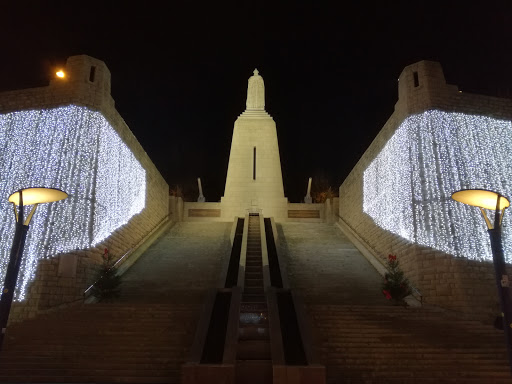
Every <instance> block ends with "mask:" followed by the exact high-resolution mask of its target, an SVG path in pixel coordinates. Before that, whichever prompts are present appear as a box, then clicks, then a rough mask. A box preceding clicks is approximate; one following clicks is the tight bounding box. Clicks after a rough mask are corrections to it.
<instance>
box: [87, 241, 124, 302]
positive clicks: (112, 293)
mask: <svg viewBox="0 0 512 384" xmlns="http://www.w3.org/2000/svg"><path fill="white" fill-rule="evenodd" d="M114 264H115V261H114V257H113V256H112V255H111V254H110V252H109V251H108V249H107V248H105V252H104V254H103V264H101V266H100V268H99V270H98V275H97V278H96V283H94V285H93V287H92V295H93V296H94V297H96V298H97V299H98V301H108V300H112V299H114V298H116V297H119V292H120V288H119V285H120V284H121V276H120V275H118V274H117V268H116V267H115V266H114Z"/></svg>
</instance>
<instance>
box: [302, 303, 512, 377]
mask: <svg viewBox="0 0 512 384" xmlns="http://www.w3.org/2000/svg"><path fill="white" fill-rule="evenodd" d="M308 311H309V313H310V316H311V320H312V323H313V324H314V325H315V328H316V330H317V338H318V343H317V344H318V346H319V347H320V349H321V354H322V357H323V362H324V363H325V364H326V366H327V380H328V383H332V384H334V383H358V384H359V383H383V384H385V383H414V384H424V383H425V384H426V383H482V384H484V383H485V384H489V383H500V384H501V383H512V377H511V374H510V368H509V365H508V361H507V357H506V348H505V342H504V339H503V333H502V331H499V330H496V329H495V328H493V327H492V326H486V325H483V324H482V323H479V322H476V321H471V320H465V319H463V318H460V317H457V316H456V315H454V314H451V313H447V312H445V311H443V310H441V309H436V308H428V307H423V308H419V309H411V308H404V307H400V306H376V305H359V306H357V305H318V304H317V305H315V304H312V305H309V307H308Z"/></svg>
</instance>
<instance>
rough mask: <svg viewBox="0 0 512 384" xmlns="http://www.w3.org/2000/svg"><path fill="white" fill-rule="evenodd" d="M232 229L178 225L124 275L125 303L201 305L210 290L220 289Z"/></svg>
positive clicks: (228, 226) (228, 225) (227, 225)
mask: <svg viewBox="0 0 512 384" xmlns="http://www.w3.org/2000/svg"><path fill="white" fill-rule="evenodd" d="M231 226H232V223H222V222H208V223H200V222H181V223H176V224H175V225H174V226H173V227H172V228H170V230H169V231H168V232H167V233H165V234H163V235H162V236H161V237H160V238H159V239H158V240H157V241H156V242H155V243H154V244H153V245H151V247H150V248H149V249H148V250H147V251H146V252H144V254H143V255H142V256H141V257H140V258H139V260H137V262H136V263H135V264H134V265H133V266H132V267H131V268H130V269H129V270H128V271H127V272H126V273H125V274H124V275H123V283H122V290H121V295H122V297H121V300H122V301H136V300H144V301H148V300H154V301H173V302H184V303H191V302H201V300H202V297H203V296H204V294H205V292H206V290H207V289H209V288H216V287H219V283H220V281H221V279H222V277H221V273H222V271H223V269H224V267H225V266H226V263H227V262H228V260H229V257H230V253H231V243H230V240H229V236H230V232H231Z"/></svg>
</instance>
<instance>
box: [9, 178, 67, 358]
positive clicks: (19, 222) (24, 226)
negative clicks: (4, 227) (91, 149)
mask: <svg viewBox="0 0 512 384" xmlns="http://www.w3.org/2000/svg"><path fill="white" fill-rule="evenodd" d="M67 197H68V194H67V193H66V192H63V191H61V190H59V189H53V188H26V189H20V190H19V191H16V192H14V193H13V194H12V195H10V196H9V202H10V203H12V205H13V208H14V216H15V219H16V231H15V233H14V240H13V243H12V248H11V256H10V258H9V264H8V266H7V272H6V273H5V280H4V286H3V289H2V296H1V298H0V328H1V333H0V350H1V349H2V344H3V341H4V337H5V331H6V328H7V321H8V320H9V313H10V311H11V304H12V300H13V298H14V289H15V288H16V281H17V280H18V272H19V270H20V265H21V259H22V256H23V248H24V246H25V239H26V238H27V232H28V227H29V224H30V220H31V219H32V216H34V213H35V211H36V208H37V205H38V204H42V203H51V202H54V201H59V200H63V199H65V198H67ZM26 205H33V207H32V210H31V211H30V213H29V214H28V216H27V217H26V218H25V214H24V213H25V212H24V211H25V206H26ZM16 206H18V207H19V210H16Z"/></svg>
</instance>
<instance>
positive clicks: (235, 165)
mask: <svg viewBox="0 0 512 384" xmlns="http://www.w3.org/2000/svg"><path fill="white" fill-rule="evenodd" d="M246 106H247V108H246V110H245V112H244V113H242V114H241V115H240V116H239V117H238V119H237V120H236V121H235V127H234V129H233V139H232V141H231V152H230V155H229V164H228V173H227V177H226V188H225V190H224V196H223V197H222V199H221V202H222V216H223V217H226V218H231V217H234V216H244V215H245V214H246V213H247V212H248V211H249V212H258V213H262V214H263V215H264V216H265V217H271V216H273V217H275V218H281V219H284V218H286V214H287V207H288V199H287V198H286V197H285V196H284V188H283V177H282V174H281V160H280V158H279V146H278V143H277V131H276V123H275V122H274V119H272V117H271V116H270V115H269V114H268V113H267V112H266V111H265V85H264V83H263V78H262V77H261V76H260V75H259V74H258V70H257V69H255V70H254V75H253V76H251V77H250V78H249V84H248V87H247V103H246Z"/></svg>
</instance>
